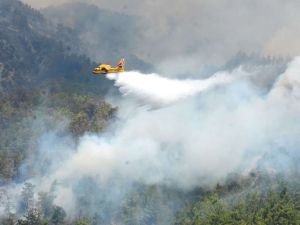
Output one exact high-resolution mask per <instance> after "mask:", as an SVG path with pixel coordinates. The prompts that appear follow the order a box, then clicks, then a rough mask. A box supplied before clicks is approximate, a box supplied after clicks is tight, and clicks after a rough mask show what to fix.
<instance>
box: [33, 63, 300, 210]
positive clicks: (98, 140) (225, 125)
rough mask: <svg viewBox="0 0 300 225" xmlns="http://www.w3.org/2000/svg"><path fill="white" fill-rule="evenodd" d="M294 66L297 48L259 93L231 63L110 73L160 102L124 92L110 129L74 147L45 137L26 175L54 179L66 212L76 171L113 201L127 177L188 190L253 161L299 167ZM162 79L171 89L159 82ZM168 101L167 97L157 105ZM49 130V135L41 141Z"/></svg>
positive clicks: (285, 170)
mask: <svg viewBox="0 0 300 225" xmlns="http://www.w3.org/2000/svg"><path fill="white" fill-rule="evenodd" d="M299 68H300V58H296V59H295V60H294V61H293V62H291V63H290V65H289V66H288V69H287V70H286V71H285V72H284V73H283V74H282V75H281V76H280V77H279V79H278V81H277V82H276V83H275V84H274V86H273V88H272V89H271V91H270V92H269V93H268V94H267V95H262V94H261V93H260V92H258V91H257V89H256V87H255V86H253V83H252V84H251V83H250V82H248V76H245V73H244V72H242V70H240V69H238V70H235V71H234V72H233V73H232V74H226V75H224V74H222V73H218V74H221V75H215V76H213V77H211V78H208V79H207V80H201V81H193V82H190V81H186V80H183V81H180V80H169V79H167V78H162V77H160V76H159V75H157V74H156V75H144V74H139V73H138V72H128V73H125V74H120V75H111V76H109V77H110V79H114V80H115V82H116V85H117V86H119V87H120V88H123V89H124V88H125V92H124V93H125V94H128V93H130V94H131V97H133V98H135V97H138V98H143V100H144V101H145V102H147V101H149V104H152V103H153V101H155V102H156V101H158V100H159V99H160V101H161V102H162V103H164V104H163V105H162V107H160V108H158V109H156V110H154V111H149V110H147V109H144V108H143V107H136V105H132V104H131V101H127V99H126V96H124V97H123V99H122V100H121V101H122V104H119V106H120V108H119V112H118V113H119V120H118V121H116V122H115V124H114V126H113V127H114V129H112V130H110V131H108V132H107V133H105V134H99V135H91V134H86V135H85V136H84V137H82V138H81V140H80V142H79V144H78V145H77V147H75V149H76V151H74V150H72V148H70V144H69V143H68V141H66V140H64V139H62V138H58V137H57V138H56V139H55V138H54V137H53V135H51V136H50V137H52V138H50V139H49V138H44V139H43V140H44V141H43V140H42V141H41V149H40V150H41V152H48V153H47V156H49V154H50V155H51V157H49V158H47V159H48V160H51V162H49V161H48V163H47V164H49V165H51V166H50V167H49V168H44V167H45V163H42V165H39V166H40V167H41V166H42V167H43V171H44V174H40V176H39V177H36V178H35V179H34V180H32V182H35V183H36V184H37V187H38V188H39V190H40V191H41V190H49V188H50V186H51V184H52V183H53V182H57V184H58V186H57V198H56V203H57V204H58V205H61V206H63V207H64V208H65V209H66V210H67V211H68V212H69V213H72V211H73V210H75V208H74V207H75V204H76V195H77V194H78V192H76V188H74V187H77V186H78V184H80V183H81V182H82V179H84V178H88V179H90V180H93V185H96V186H99V187H101V188H102V189H101V190H102V191H103V193H105V199H106V200H107V199H109V201H110V202H112V201H115V207H117V206H118V202H120V201H121V200H122V199H123V198H124V196H125V193H126V191H128V190H129V189H130V186H131V185H132V184H133V183H141V184H146V185H152V184H157V185H164V186H169V187H172V188H179V189H181V190H191V189H193V188H195V187H206V188H209V187H212V186H214V185H216V184H217V183H223V182H225V181H226V179H227V178H228V176H231V175H232V174H237V175H239V176H244V175H245V176H247V175H248V174H249V173H250V172H253V171H254V172H257V171H260V172H261V173H267V174H281V175H284V176H285V177H286V178H287V179H288V178H289V177H292V176H293V175H294V174H297V173H298V171H299V166H298V164H297V161H298V160H299V157H300V154H299V146H300V141H299V138H298V137H299V133H300V121H299V113H300V105H299V98H300V89H299V88H300V83H299V82H300V80H299V76H298V74H299V72H300V69H299ZM123 75H124V76H123ZM126 76H127V77H126ZM231 77H236V78H235V79H232V78H231ZM224 78H226V79H224ZM228 78H230V79H228ZM217 80H218V82H217ZM161 82H162V83H163V84H164V85H165V86H164V85H162V84H161ZM148 85H149V86H152V87H153V89H148ZM215 85H217V86H218V87H217V88H216V87H215ZM157 87H158V88H157ZM166 87H173V88H174V91H173V92H164V91H163V90H164V88H166ZM182 87H184V88H182ZM213 87H214V88H213ZM159 90H161V92H160V93H159V94H156V95H155V93H156V91H159ZM182 90H183V91H182ZM151 93H152V94H153V95H154V97H153V98H151V97H150V95H151ZM168 101H170V102H171V103H172V104H171V105H166V103H167V102H168ZM128 109H130V110H131V113H128ZM49 140H55V143H56V144H55V145H53V144H50V145H49ZM63 146H65V148H64V147H63ZM56 147H59V149H60V150H59V151H60V154H56V153H57V150H55V148H56ZM63 149H65V150H63ZM51 152H53V154H51ZM54 153H55V154H54ZM40 155H41V159H40V160H37V162H43V161H44V159H43V158H42V157H44V155H45V154H40ZM39 166H37V167H36V170H37V171H40V168H39ZM80 190H81V189H80ZM120 190H122V191H120ZM81 191H82V190H81ZM100 195H101V194H100ZM102 196H103V195H102ZM70 215H72V214H70Z"/></svg>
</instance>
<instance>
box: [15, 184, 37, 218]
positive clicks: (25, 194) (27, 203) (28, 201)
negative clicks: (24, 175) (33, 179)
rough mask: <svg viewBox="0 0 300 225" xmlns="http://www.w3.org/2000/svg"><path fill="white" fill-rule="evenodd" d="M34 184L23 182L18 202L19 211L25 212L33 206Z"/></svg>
mask: <svg viewBox="0 0 300 225" xmlns="http://www.w3.org/2000/svg"><path fill="white" fill-rule="evenodd" d="M33 203H34V185H32V184H31V183H28V182H27V183H25V184H24V186H23V189H22V194H21V200H20V203H19V213H21V214H22V213H25V212H27V211H28V210H30V209H31V208H32V207H33Z"/></svg>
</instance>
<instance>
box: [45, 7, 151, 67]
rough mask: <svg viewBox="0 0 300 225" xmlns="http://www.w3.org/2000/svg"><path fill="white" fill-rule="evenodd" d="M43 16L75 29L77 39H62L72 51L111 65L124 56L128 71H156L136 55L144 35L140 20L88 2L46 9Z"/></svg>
mask: <svg viewBox="0 0 300 225" xmlns="http://www.w3.org/2000/svg"><path fill="white" fill-rule="evenodd" d="M74 12H76V13H74ZM42 14H43V15H45V17H46V18H47V19H48V20H49V21H52V22H53V23H54V24H56V25H58V27H62V26H63V27H66V28H67V29H70V30H72V36H75V37H77V39H75V40H74V38H73V40H71V39H72V38H70V37H67V36H66V35H65V36H62V38H63V39H65V40H66V41H67V42H68V45H69V47H70V48H71V51H74V52H81V53H83V54H85V55H87V56H89V57H90V58H91V59H92V60H94V61H96V62H99V61H103V60H105V61H104V62H106V61H107V60H108V62H110V63H111V64H114V63H115V62H117V60H119V58H120V57H124V58H125V59H126V68H127V69H128V70H140V71H143V72H150V71H152V72H153V66H152V65H151V64H149V63H147V62H144V61H143V60H141V59H139V58H138V57H137V56H135V55H134V54H133V50H134V49H135V48H136V46H135V45H136V44H137V42H138V40H139V37H140V34H141V33H140V32H141V29H140V28H139V27H138V24H137V21H138V20H139V18H137V17H134V16H129V15H125V14H120V13H117V12H113V11H109V10H104V9H100V8H99V7H97V6H95V5H91V4H87V3H67V4H63V5H61V6H57V7H48V8H46V9H43V10H42ZM61 25H62V26H61ZM62 29H65V28H62Z"/></svg>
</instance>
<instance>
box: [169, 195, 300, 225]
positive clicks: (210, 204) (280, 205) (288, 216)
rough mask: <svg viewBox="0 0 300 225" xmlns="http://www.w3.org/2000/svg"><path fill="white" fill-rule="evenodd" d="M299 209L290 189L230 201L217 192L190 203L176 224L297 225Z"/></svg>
mask: <svg viewBox="0 0 300 225" xmlns="http://www.w3.org/2000/svg"><path fill="white" fill-rule="evenodd" d="M299 222H300V221H299V210H297V209H296V207H295V204H294V202H293V200H292V199H291V198H290V197H289V195H288V192H287V189H283V190H282V191H281V192H274V191H269V192H268V194H267V195H266V196H263V195H258V193H253V194H247V195H246V196H241V197H240V198H238V200H237V202H229V201H226V199H222V198H221V197H220V196H218V195H216V194H211V195H209V196H207V197H205V198H204V199H201V200H200V201H198V202H197V203H195V204H194V205H192V206H189V207H187V208H186V209H185V210H184V211H183V212H182V214H181V215H180V216H179V217H178V218H177V221H176V223H175V224H178V225H179V224H184V225H191V224H197V225H202V224H220V225H221V224H224V225H225V224H240V225H248V224H249V225H274V224H277V225H297V224H299Z"/></svg>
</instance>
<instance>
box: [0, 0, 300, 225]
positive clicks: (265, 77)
mask: <svg viewBox="0 0 300 225" xmlns="http://www.w3.org/2000/svg"><path fill="white" fill-rule="evenodd" d="M172 4H173V2H172ZM176 4H178V2H177V3H176V2H175V3H174V6H176V7H177V5H176ZM214 4H215V3H214ZM178 6H183V5H180V4H179V5H178ZM176 7H175V8H176ZM181 9H184V7H183V8H182V7H178V10H181ZM163 10H165V9H164V8H163ZM172 10H173V7H171V10H170V12H173V11H172ZM197 13H198V12H197ZM176 16H177V14H176ZM185 18H188V17H185ZM178 19H179V20H180V19H181V18H180V17H178ZM137 20H139V18H138V17H136V16H132V15H125V14H122V13H117V12H113V11H109V10H107V9H105V10H104V9H101V8H99V7H97V6H94V5H91V4H86V3H69V4H64V5H60V6H53V7H49V8H46V9H43V10H41V11H37V10H35V9H33V8H31V7H30V6H28V5H25V4H23V3H21V2H20V1H18V0H0V88H1V89H0V128H1V129H0V224H1V225H211V224H213V225H229V224H231V225H233V224H234V225H246V224H247V225H275V224H277V225H299V224H300V183H299V181H300V179H299V178H300V175H299V171H300V168H299V166H298V161H299V159H300V154H299V146H300V144H299V143H300V141H299V130H300V126H299V125H300V120H299V112H300V111H299V109H300V106H299V96H300V95H299V90H300V88H299V84H300V82H299V80H300V79H299V78H298V77H297V76H294V74H295V71H298V68H299V66H300V58H298V60H295V61H292V62H290V63H288V62H289V61H290V59H288V58H285V57H268V56H267V57H264V56H260V55H256V54H249V53H241V52H240V53H238V54H237V55H236V56H235V57H233V58H229V59H228V60H227V62H225V63H224V64H222V65H207V68H205V67H201V66H200V67H199V68H198V62H199V61H200V58H201V57H200V58H198V56H194V57H195V58H193V61H195V62H196V63H195V64H193V63H192V64H189V63H188V61H189V59H185V58H184V57H182V58H180V60H179V61H178V60H176V63H174V62H173V61H172V60H170V61H171V62H169V64H167V65H169V68H170V70H167V71H171V72H170V74H160V73H159V72H157V73H154V71H155V70H154V66H153V65H151V64H149V63H147V62H144V61H143V60H141V59H139V58H138V57H137V56H136V55H134V54H133V53H132V51H131V49H132V48H133V47H134V46H135V44H136V43H137V42H138V41H139V40H138V39H139V36H140V35H141V32H142V31H143V28H141V27H138V25H137ZM179 20H178V21H179ZM155 21H156V20H155ZM157 21H159V20H157ZM158 25H166V24H158ZM170 25H171V27H178V28H179V29H180V28H181V27H180V26H177V23H171V24H170ZM166 36H167V37H168V36H169V35H166ZM184 37H185V36H184ZM173 38H175V37H173ZM181 41H182V39H181V40H180V41H179V42H178V43H181ZM174 43H175V42H174ZM176 43H177V42H176ZM188 44H190V43H188ZM158 46H159V45H158ZM160 46H161V45H160ZM145 47H148V48H149V47H153V48H154V47H156V48H158V47H157V46H145ZM206 47H207V46H206ZM145 49H146V48H145ZM145 49H140V50H141V51H145ZM204 49H205V48H204ZM192 52H193V51H192ZM214 54H216V55H217V54H218V51H217V50H215V53H214ZM120 56H122V57H125V58H126V60H127V66H126V68H127V69H128V70H129V71H127V72H125V73H122V74H117V75H116V74H110V75H107V76H106V77H105V76H93V75H92V74H91V70H92V68H93V67H94V66H95V65H96V62H97V63H98V62H99V61H103V60H105V62H106V60H109V61H110V63H112V64H113V63H114V62H113V61H116V60H117V59H118V58H119V57H120ZM185 60H186V61H185ZM178 62H180V63H178ZM199 64H201V63H199ZM190 65H192V66H194V65H195V66H196V69H195V74H189V71H191V70H194V67H191V68H188V67H189V66H190ZM186 69H190V70H186ZM131 70H139V71H141V72H139V71H131ZM176 70H179V71H183V73H180V74H177V75H173V73H172V71H173V72H175V73H176ZM149 71H150V72H151V73H148V72H149ZM143 72H147V73H143ZM173 76H174V77H173ZM106 97H107V98H106ZM107 99H109V100H114V101H112V102H113V103H109V102H108V100H107ZM113 104H115V105H116V106H113Z"/></svg>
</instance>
